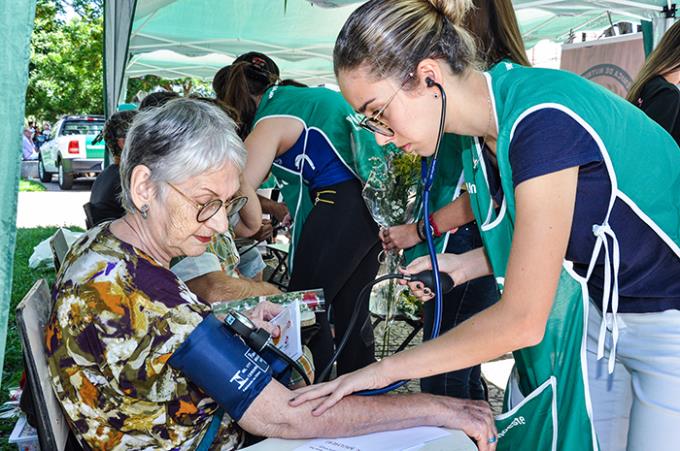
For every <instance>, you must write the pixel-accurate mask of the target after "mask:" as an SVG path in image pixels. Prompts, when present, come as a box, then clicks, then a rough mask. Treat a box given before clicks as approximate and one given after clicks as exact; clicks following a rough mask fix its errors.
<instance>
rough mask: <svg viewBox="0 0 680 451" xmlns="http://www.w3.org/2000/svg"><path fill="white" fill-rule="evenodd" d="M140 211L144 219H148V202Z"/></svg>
mask: <svg viewBox="0 0 680 451" xmlns="http://www.w3.org/2000/svg"><path fill="white" fill-rule="evenodd" d="M139 212H140V213H141V214H142V219H146V218H148V217H149V206H148V205H147V204H144V205H142V208H141V209H140V210H139Z"/></svg>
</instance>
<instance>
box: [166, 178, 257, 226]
mask: <svg viewBox="0 0 680 451" xmlns="http://www.w3.org/2000/svg"><path fill="white" fill-rule="evenodd" d="M165 183H167V184H168V186H169V187H170V188H172V189H174V190H175V191H176V192H177V193H178V194H179V195H180V196H182V197H183V198H185V199H186V200H187V201H189V202H190V203H191V204H192V205H193V206H194V207H196V209H197V210H198V213H196V221H197V222H206V221H208V220H209V219H210V218H212V217H213V216H215V215H216V214H217V212H218V211H220V208H222V207H224V208H225V209H226V210H227V217H229V216H231V215H234V214H236V213H238V212H239V211H240V210H241V208H243V207H244V206H245V205H246V203H248V198H247V197H246V196H238V197H234V198H233V199H230V200H228V201H226V202H225V201H223V200H221V199H213V200H210V201H208V202H206V203H204V204H199V203H198V202H196V201H195V200H193V199H192V198H191V197H189V196H187V195H186V194H184V193H183V192H182V191H180V190H179V188H177V187H176V186H174V185H173V184H172V183H169V182H165Z"/></svg>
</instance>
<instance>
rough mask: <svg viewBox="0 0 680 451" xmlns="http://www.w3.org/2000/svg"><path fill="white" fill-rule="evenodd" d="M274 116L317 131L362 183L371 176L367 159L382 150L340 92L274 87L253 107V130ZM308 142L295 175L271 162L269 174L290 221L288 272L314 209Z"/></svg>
mask: <svg viewBox="0 0 680 451" xmlns="http://www.w3.org/2000/svg"><path fill="white" fill-rule="evenodd" d="M272 117H288V118H292V119H296V120H299V121H300V122H302V124H303V125H304V131H303V133H307V132H308V131H309V130H310V129H312V128H314V129H317V130H321V131H322V132H323V134H324V135H325V137H326V139H327V141H328V143H329V144H330V147H331V148H332V149H333V150H334V151H335V154H336V156H337V157H338V158H339V159H340V160H341V161H342V162H343V164H344V165H345V166H346V167H347V168H348V169H349V170H350V171H351V172H352V173H353V174H354V175H355V176H356V177H357V179H359V180H360V181H361V182H362V184H363V183H365V182H366V180H367V179H368V176H369V174H370V172H371V169H372V165H371V162H370V158H371V157H380V156H382V154H383V153H382V150H381V148H380V146H378V143H377V142H376V140H375V138H374V136H373V134H372V133H370V132H368V131H366V130H364V129H362V128H360V127H359V126H358V123H359V121H360V120H361V117H362V115H360V114H358V113H356V112H354V110H353V109H352V107H351V106H350V105H349V104H348V103H347V102H346V101H345V99H344V98H343V97H342V95H341V94H340V93H338V92H335V91H332V90H330V89H327V88H323V87H317V88H298V87H295V86H273V87H272V88H270V89H269V90H267V91H266V92H265V93H264V95H263V96H262V100H261V101H260V104H259V105H258V108H257V113H256V114H255V119H254V121H253V124H254V125H253V127H254V126H255V125H256V124H257V123H258V122H259V121H261V120H263V119H266V118H272ZM306 143H307V140H305V146H304V148H303V153H302V155H303V158H300V159H299V162H300V163H299V167H298V168H295V170H293V169H291V168H287V167H284V166H281V165H279V164H277V163H276V162H274V164H273V165H272V174H273V176H274V177H275V178H276V181H277V187H278V188H279V189H280V190H281V194H282V196H283V200H284V202H285V203H286V205H287V206H288V210H289V211H290V215H291V218H293V230H292V234H291V245H290V252H289V254H288V261H289V267H290V269H291V271H292V269H293V267H292V265H293V260H294V253H295V246H296V243H297V242H298V239H299V236H300V233H301V232H302V226H303V225H304V223H305V220H306V218H307V216H308V215H309V212H310V211H311V209H312V207H314V204H313V202H312V201H311V199H310V196H309V191H308V189H307V185H306V184H305V181H304V179H303V177H302V172H303V168H304V164H306V163H307V164H308V162H307V159H306V158H304V156H305V154H306V153H307V144H306Z"/></svg>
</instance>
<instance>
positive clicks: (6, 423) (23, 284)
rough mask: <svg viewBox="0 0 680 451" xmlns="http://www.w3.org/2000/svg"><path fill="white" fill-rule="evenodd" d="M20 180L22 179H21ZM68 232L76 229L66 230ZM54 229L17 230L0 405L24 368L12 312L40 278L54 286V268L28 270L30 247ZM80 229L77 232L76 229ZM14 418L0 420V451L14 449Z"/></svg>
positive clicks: (5, 399)
mask: <svg viewBox="0 0 680 451" xmlns="http://www.w3.org/2000/svg"><path fill="white" fill-rule="evenodd" d="M22 181H23V180H22ZM69 228H70V229H71V230H76V229H78V228H77V227H69ZM56 230H57V228H56V227H37V228H32V229H17V243H16V249H15V251H14V275H13V280H12V298H11V301H10V310H9V320H8V322H7V344H6V347H5V362H4V366H3V370H2V384H1V385H0V404H2V403H4V402H5V401H7V396H8V395H7V393H8V388H11V387H16V386H18V385H19V379H20V378H21V373H22V372H23V369H24V364H23V357H22V352H21V343H20V342H19V336H18V334H17V328H16V323H15V320H14V309H15V308H16V306H17V304H19V302H20V301H21V299H22V298H23V297H24V295H25V294H26V292H27V291H28V290H29V289H30V288H31V287H32V286H33V284H34V283H35V281H36V280H38V279H40V278H45V279H47V282H48V284H49V285H50V286H51V285H52V284H53V283H54V276H55V274H54V269H52V268H50V269H47V268H46V267H45V266H41V267H39V268H38V269H31V268H29V267H28V258H29V257H30V256H31V254H32V253H33V248H34V247H35V246H36V245H37V244H38V243H40V242H41V241H42V240H44V239H46V238H49V237H50V236H51V235H52V234H54V232H55V231H56ZM78 230H80V229H78ZM15 421H16V419H14V418H12V419H0V450H3V451H4V450H12V449H14V450H15V449H16V447H15V446H14V445H11V446H10V445H9V444H8V442H7V439H8V438H9V435H10V433H11V432H12V428H13V427H14V423H15Z"/></svg>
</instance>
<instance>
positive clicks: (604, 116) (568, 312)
mask: <svg viewBox="0 0 680 451" xmlns="http://www.w3.org/2000/svg"><path fill="white" fill-rule="evenodd" d="M486 75H487V79H488V82H489V86H490V89H491V92H492V100H493V107H494V110H495V111H494V113H495V117H496V120H497V123H498V124H499V135H498V140H497V144H496V158H497V161H498V169H499V172H500V178H501V185H502V189H503V193H504V198H503V201H502V205H501V206H500V207H499V208H495V207H494V205H493V202H492V200H491V193H490V188H489V184H488V177H487V175H486V167H485V164H484V155H483V153H482V149H481V147H480V143H479V141H478V140H476V139H475V142H474V146H472V147H470V148H468V149H466V150H464V152H463V165H464V171H465V180H466V185H467V190H468V192H469V194H470V202H471V206H472V209H473V212H474V215H475V218H476V219H477V222H478V225H479V227H480V231H481V234H482V240H483V241H484V247H485V250H486V253H487V256H488V258H489V261H490V263H491V266H492V268H493V273H494V276H495V277H496V281H497V283H498V285H499V288H500V290H501V292H502V290H503V285H504V281H505V272H506V266H507V262H508V258H509V255H510V249H511V245H512V235H513V230H514V222H515V199H514V186H513V182H512V171H511V167H510V163H509V155H508V153H509V147H510V142H511V140H512V136H513V132H514V130H515V126H516V125H517V123H518V122H519V121H520V120H521V119H522V118H523V117H525V116H526V115H527V114H530V113H531V112H533V111H536V110H539V109H541V108H556V109H559V110H562V111H564V112H565V113H567V114H569V115H570V116H571V117H573V118H574V119H575V120H577V121H578V122H580V123H581V124H582V125H583V126H584V127H585V128H586V129H587V130H589V131H590V133H591V136H593V138H594V139H595V141H596V142H597V143H598V146H599V147H600V150H601V152H602V154H603V156H604V159H605V163H606V166H607V169H608V172H609V176H610V180H611V182H612V198H611V202H610V206H609V212H611V208H612V206H613V204H614V200H615V199H616V198H617V197H618V198H620V199H622V200H624V201H625V202H626V203H627V204H629V205H631V206H634V207H633V210H634V211H636V213H638V215H639V216H640V217H641V218H643V220H645V222H647V223H648V224H649V225H650V226H651V227H652V228H654V230H655V231H657V233H658V234H659V236H660V237H662V238H663V239H664V240H665V241H666V242H667V243H668V244H669V246H670V247H671V248H672V249H673V250H674V251H675V252H676V253H677V254H678V255H680V247H679V246H678V243H679V240H678V238H679V237H680V215H678V211H679V208H680V152H679V151H678V147H677V145H676V144H675V142H674V141H673V140H672V138H671V137H670V136H669V135H668V134H667V133H665V132H664V131H663V130H662V129H661V128H660V127H658V126H656V125H655V124H652V123H651V121H649V119H648V118H646V117H645V115H644V113H642V112H640V111H639V110H637V108H635V107H633V106H631V105H630V104H628V103H627V102H625V100H623V99H620V98H618V97H616V96H615V95H613V94H611V93H609V92H608V91H606V90H604V89H602V88H600V87H599V86H597V85H594V84H593V83H591V82H588V81H586V80H584V79H582V78H580V77H578V76H576V75H574V74H570V73H567V72H562V71H554V70H548V69H532V68H523V67H521V66H515V65H513V64H511V63H507V64H505V63H504V64H499V65H498V66H496V67H494V68H492V69H491V70H490V71H489V72H488V73H487V74H486ZM612 117H615V118H616V120H611V118H612ZM626 131H627V133H626ZM641 131H644V132H643V133H641ZM641 149H644V152H645V153H646V154H647V158H639V154H640V152H642V150H641ZM650 181H653V182H652V183H650ZM650 186H656V187H662V190H663V192H664V195H663V196H659V194H658V193H657V192H655V190H651V189H649V187H650ZM662 198H663V200H662ZM669 206H671V208H669ZM608 218H609V213H607V216H606V217H605V218H603V221H602V224H596V225H594V227H593V230H594V232H593V233H594V234H595V236H596V239H597V241H596V243H597V244H596V246H595V248H594V250H593V259H592V261H591V268H590V271H589V272H588V277H589V276H590V273H591V271H592V268H593V267H594V263H595V261H596V259H597V256H598V254H599V253H600V252H601V250H602V249H603V248H604V250H605V261H606V262H607V263H608V264H606V265H605V268H609V267H610V266H612V267H613V274H612V271H608V270H607V269H605V272H606V273H609V276H607V275H606V274H605V279H607V278H609V280H612V285H613V286H614V289H613V290H611V291H609V290H607V288H606V287H605V299H604V300H603V303H604V304H605V305H604V306H603V307H604V310H605V311H606V310H607V306H606V305H607V304H608V302H609V298H611V301H612V307H613V312H614V318H615V317H616V308H617V306H616V305H615V304H616V303H617V302H618V293H616V277H617V266H618V262H617V261H616V259H617V255H616V252H615V251H614V252H610V251H609V246H610V244H609V243H610V242H611V243H613V247H612V249H613V248H615V247H616V243H617V241H616V234H615V231H613V230H612V229H611V227H610V226H609V224H608ZM607 293H608V294H607ZM596 301H599V300H596ZM588 306H589V296H588V287H587V278H583V277H580V276H579V275H578V274H576V273H575V272H574V271H573V269H572V265H571V262H569V261H567V260H565V261H564V263H563V269H562V272H561V274H560V279H559V284H558V287H557V291H556V293H555V297H554V300H553V307H552V310H551V312H550V316H549V318H548V321H547V325H546V330H545V335H544V338H543V340H542V341H541V343H539V344H538V345H536V346H532V347H529V348H525V349H520V350H518V351H515V352H514V353H513V354H514V358H515V368H514V370H513V374H512V375H511V379H510V381H509V383H508V387H507V389H506V398H505V406H504V411H505V412H506V413H504V414H502V415H500V416H499V417H497V428H498V432H499V435H498V437H499V442H498V450H573V451H583V450H596V449H598V444H597V439H596V436H595V431H594V427H593V423H592V406H591V404H590V396H589V392H588V381H587V375H588V372H587V367H586V355H585V352H586V330H585V324H587V318H588ZM612 338H613V339H614V341H615V340H616V321H614V330H613V331H612ZM612 354H614V352H612ZM612 357H613V356H612Z"/></svg>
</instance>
